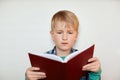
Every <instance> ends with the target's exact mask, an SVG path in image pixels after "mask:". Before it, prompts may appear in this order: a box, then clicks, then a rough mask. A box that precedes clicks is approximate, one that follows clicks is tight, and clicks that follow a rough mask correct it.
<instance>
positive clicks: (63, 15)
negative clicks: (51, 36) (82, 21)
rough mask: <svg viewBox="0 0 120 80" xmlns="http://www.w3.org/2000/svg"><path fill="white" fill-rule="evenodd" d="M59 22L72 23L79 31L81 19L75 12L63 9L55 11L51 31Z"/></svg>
mask: <svg viewBox="0 0 120 80" xmlns="http://www.w3.org/2000/svg"><path fill="white" fill-rule="evenodd" d="M58 22H65V23H66V25H72V27H73V29H75V31H77V32H78V28H79V21H78V18H77V16H76V15H75V14H74V13H73V12H71V11H67V10H61V11H59V12H57V13H55V14H54V15H53V17H52V20H51V31H53V30H54V29H55V27H56V25H57V23H58Z"/></svg>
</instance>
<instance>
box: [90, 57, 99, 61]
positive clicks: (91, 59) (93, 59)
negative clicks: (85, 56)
mask: <svg viewBox="0 0 120 80" xmlns="http://www.w3.org/2000/svg"><path fill="white" fill-rule="evenodd" d="M96 60H97V58H96V57H93V58H90V59H89V60H88V62H92V61H96Z"/></svg>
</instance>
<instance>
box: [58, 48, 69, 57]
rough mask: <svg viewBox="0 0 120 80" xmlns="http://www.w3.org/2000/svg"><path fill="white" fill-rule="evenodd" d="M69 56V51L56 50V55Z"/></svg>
mask: <svg viewBox="0 0 120 80" xmlns="http://www.w3.org/2000/svg"><path fill="white" fill-rule="evenodd" d="M69 54H70V50H59V49H57V48H56V55H57V56H60V57H63V56H68V55H69Z"/></svg>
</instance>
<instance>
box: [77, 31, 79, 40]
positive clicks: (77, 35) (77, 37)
mask: <svg viewBox="0 0 120 80" xmlns="http://www.w3.org/2000/svg"><path fill="white" fill-rule="evenodd" d="M78 34H79V33H78V32H77V34H76V40H77V39H78Z"/></svg>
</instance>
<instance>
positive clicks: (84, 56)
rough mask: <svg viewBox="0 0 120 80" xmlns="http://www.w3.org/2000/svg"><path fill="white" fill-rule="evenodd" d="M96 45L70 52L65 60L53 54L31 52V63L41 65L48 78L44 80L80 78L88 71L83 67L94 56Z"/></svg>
mask: <svg viewBox="0 0 120 80" xmlns="http://www.w3.org/2000/svg"><path fill="white" fill-rule="evenodd" d="M93 52H94V45H92V46H90V47H89V48H87V49H85V50H83V51H76V52H73V53H71V54H69V55H68V56H67V57H66V58H65V59H64V61H63V60H62V59H61V58H60V57H58V56H56V55H53V54H47V53H41V54H36V53H29V58H30V62H31V65H32V66H33V67H40V71H41V72H45V73H46V76H47V78H45V79H42V80H80V78H81V77H82V76H85V75H86V74H87V73H88V72H87V71H82V67H83V66H84V65H86V64H87V63H88V59H90V58H92V57H93Z"/></svg>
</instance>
